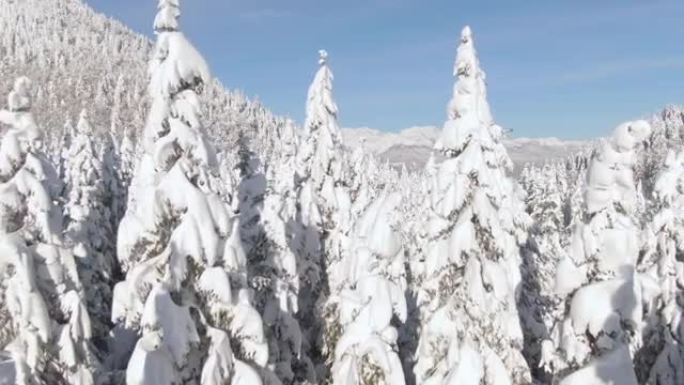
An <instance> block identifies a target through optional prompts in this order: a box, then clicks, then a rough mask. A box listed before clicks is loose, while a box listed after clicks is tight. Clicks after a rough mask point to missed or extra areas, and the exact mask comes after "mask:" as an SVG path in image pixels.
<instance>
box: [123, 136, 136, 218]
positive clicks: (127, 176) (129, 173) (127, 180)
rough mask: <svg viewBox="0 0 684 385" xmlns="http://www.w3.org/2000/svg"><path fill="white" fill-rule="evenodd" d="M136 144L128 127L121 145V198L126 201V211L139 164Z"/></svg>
mask: <svg viewBox="0 0 684 385" xmlns="http://www.w3.org/2000/svg"><path fill="white" fill-rule="evenodd" d="M136 154H137V149H136V143H135V142H134V139H133V133H132V130H131V129H130V128H128V127H126V128H125V129H124V131H123V135H122V137H121V143H120V144H119V159H120V162H119V173H120V177H121V196H122V199H123V200H124V202H123V203H124V209H125V206H126V204H127V202H128V187H129V186H130V184H131V179H132V178H133V173H134V172H135V166H136V162H137V155H136Z"/></svg>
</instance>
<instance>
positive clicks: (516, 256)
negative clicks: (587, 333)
mask: <svg viewBox="0 0 684 385" xmlns="http://www.w3.org/2000/svg"><path fill="white" fill-rule="evenodd" d="M454 76H455V77H457V82H456V85H455V88H454V96H453V99H452V100H451V102H450V103H449V108H448V117H449V120H448V121H447V122H446V124H445V126H444V129H443V131H442V136H441V138H440V139H439V141H438V143H437V144H436V146H435V148H436V150H438V151H441V152H442V153H443V154H444V155H445V157H446V160H445V161H444V162H442V163H441V164H440V165H439V166H438V170H437V172H436V174H435V177H434V186H433V188H432V195H431V197H430V199H431V211H430V213H429V215H430V222H429V224H428V231H429V237H430V239H429V246H428V247H429V250H428V252H427V257H426V260H425V265H426V266H425V272H426V276H427V277H428V278H427V279H426V280H425V282H424V285H423V286H424V287H423V290H422V293H421V295H420V297H419V305H420V306H421V311H422V313H423V315H424V318H423V319H424V321H423V327H422V330H421V338H420V344H419V347H418V352H417V358H418V361H417V364H416V366H415V369H414V372H415V374H416V383H418V384H424V385H432V384H480V383H487V384H492V385H501V384H512V383H515V384H526V383H530V382H531V376H530V371H529V368H528V366H527V363H526V362H525V359H524V358H523V355H522V353H521V351H522V343H523V332H522V328H521V325H520V320H519V315H518V311H517V306H516V305H517V299H518V298H517V293H518V290H519V285H520V283H521V278H520V277H521V274H520V267H521V255H520V249H519V244H520V243H522V242H524V241H525V238H526V237H525V232H524V231H523V230H522V226H523V225H525V224H526V222H527V221H526V218H527V217H526V216H525V215H524V207H523V206H522V200H521V199H520V197H519V196H518V195H517V192H516V188H515V186H514V182H513V181H512V179H511V178H509V177H508V176H507V175H506V173H507V170H509V169H510V168H511V160H510V159H509V157H508V155H507V153H506V150H505V149H504V147H503V145H502V144H501V139H502V135H503V129H502V128H501V127H500V126H498V125H496V124H495V123H494V121H493V118H492V116H491V113H490V110H489V106H488V103H487V95H486V86H485V74H484V72H483V71H482V70H481V69H480V65H479V62H478V59H477V54H476V52H475V48H474V46H473V37H472V33H471V30H470V28H468V27H466V28H464V29H463V32H462V34H461V42H460V46H459V48H458V54H457V58H456V64H455V67H454Z"/></svg>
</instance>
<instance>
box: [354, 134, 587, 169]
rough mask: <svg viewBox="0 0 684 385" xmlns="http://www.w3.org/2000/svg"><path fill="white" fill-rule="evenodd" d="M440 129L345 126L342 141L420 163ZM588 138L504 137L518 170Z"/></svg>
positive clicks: (573, 148) (580, 145) (570, 149)
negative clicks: (393, 130) (388, 129)
mask: <svg viewBox="0 0 684 385" xmlns="http://www.w3.org/2000/svg"><path fill="white" fill-rule="evenodd" d="M439 133H440V129H439V128H438V127H434V126H419V127H411V128H407V129H405V130H402V131H400V132H383V131H380V130H376V129H372V128H367V127H363V128H345V129H343V130H342V135H343V136H344V141H345V144H346V145H347V146H348V147H350V148H356V147H358V146H362V147H363V148H365V149H366V150H367V151H369V152H371V153H373V154H375V155H377V156H379V157H380V158H381V159H383V160H386V161H389V162H390V163H392V164H402V163H403V164H406V165H407V167H409V168H412V169H417V168H421V167H423V165H424V164H425V162H426V161H427V159H428V157H429V155H430V152H431V151H432V147H433V145H434V143H435V140H436V139H437V137H438V135H439ZM589 143H590V142H588V141H574V140H561V139H558V138H512V139H508V140H506V141H505V144H506V148H507V149H508V154H509V155H510V157H511V159H513V162H514V163H515V165H516V170H519V169H520V168H521V167H522V166H523V165H524V164H526V163H533V164H542V163H544V162H547V161H550V160H555V159H563V158H565V157H567V156H569V155H571V154H573V153H575V152H577V151H579V150H581V149H582V148H583V147H585V146H587V145H588V144H589Z"/></svg>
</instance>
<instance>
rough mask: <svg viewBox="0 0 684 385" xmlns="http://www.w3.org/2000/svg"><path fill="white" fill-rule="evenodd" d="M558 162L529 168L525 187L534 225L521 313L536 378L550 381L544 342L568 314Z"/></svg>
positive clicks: (530, 240) (531, 232) (531, 364)
mask: <svg viewBox="0 0 684 385" xmlns="http://www.w3.org/2000/svg"><path fill="white" fill-rule="evenodd" d="M558 170H559V167H558V166H557V165H555V164H545V165H544V166H543V167H541V168H539V167H529V168H526V171H525V173H524V178H523V186H524V188H525V190H526V192H527V202H526V205H527V212H528V213H529V214H530V216H531V218H532V220H533V221H534V225H533V226H531V227H530V238H529V242H528V244H527V246H528V247H526V248H525V249H524V250H523V252H524V253H525V254H524V255H525V258H524V263H523V269H522V272H523V274H522V279H523V298H522V300H521V301H520V303H519V309H518V310H519V312H520V313H521V319H522V320H523V323H524V324H523V325H524V327H525V329H526V331H528V333H526V335H525V337H526V340H525V349H524V354H525V357H526V358H527V359H528V362H529V363H530V367H531V369H532V373H533V377H534V378H535V380H538V381H543V382H548V381H549V380H550V378H551V376H552V374H553V373H550V372H549V369H550V368H542V367H539V362H540V361H541V355H542V354H541V353H542V342H543V341H544V340H547V339H548V338H549V331H550V330H552V329H553V328H554V326H555V324H556V323H559V322H561V321H562V319H563V316H564V310H565V309H564V302H563V299H564V298H562V297H560V296H558V295H556V294H555V283H556V269H557V267H558V264H559V262H560V260H561V259H562V257H563V255H564V253H565V249H564V247H563V244H564V243H563V236H564V234H565V231H564V224H565V214H564V193H563V190H564V188H563V186H564V185H565V181H564V180H563V179H562V175H560V174H559V171H558Z"/></svg>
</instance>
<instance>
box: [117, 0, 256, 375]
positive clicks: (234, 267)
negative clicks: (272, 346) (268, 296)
mask: <svg viewBox="0 0 684 385" xmlns="http://www.w3.org/2000/svg"><path fill="white" fill-rule="evenodd" d="M179 16H180V9H179V2H178V0H160V2H159V7H158V14H157V17H156V19H155V22H154V27H155V31H156V32H157V34H158V39H157V45H156V48H155V53H154V55H153V57H152V61H151V63H150V74H151V81H150V87H149V92H150V96H151V98H152V106H151V109H150V112H149V115H148V122H147V125H146V127H145V133H144V146H145V148H144V155H143V158H142V160H141V163H140V166H139V167H138V169H137V172H136V176H135V178H134V179H135V180H134V183H133V189H134V190H133V191H134V192H135V194H136V197H135V198H133V199H132V201H133V202H134V204H132V205H129V208H128V210H127V212H126V215H125V217H124V218H123V220H122V223H121V225H120V227H119V237H118V257H119V260H120V261H121V264H122V267H123V269H124V271H125V272H126V279H125V280H124V281H122V282H120V283H118V284H117V285H116V287H115V290H114V305H113V311H112V319H113V321H115V322H116V323H118V324H120V325H121V326H120V327H121V328H129V329H133V330H135V331H137V332H138V333H139V335H140V338H139V339H138V340H137V342H136V343H135V348H134V350H133V352H132V354H131V356H130V359H129V360H128V365H127V367H126V368H125V369H126V374H125V377H126V383H127V384H128V385H138V384H139V385H142V384H145V385H149V384H159V385H162V384H163V385H171V384H179V383H186V382H189V383H201V384H203V385H214V384H216V385H218V384H224V383H226V382H230V383H232V384H260V383H261V379H260V375H259V372H258V370H261V369H262V368H263V366H264V365H265V364H266V363H267V360H268V346H267V343H266V340H265V337H264V330H263V325H262V321H261V317H260V316H259V314H258V312H257V311H256V310H255V309H254V307H253V306H252V305H251V303H250V301H251V297H252V293H251V290H250V289H249V288H248V287H247V276H246V257H245V253H244V250H243V249H242V243H241V239H240V232H239V228H240V225H239V221H237V220H236V219H235V218H232V217H231V214H230V213H229V209H228V203H227V202H224V201H223V200H221V194H220V193H219V192H220V183H218V180H217V175H216V174H217V171H218V169H217V160H216V156H215V154H214V151H213V149H212V147H211V146H210V145H209V144H208V140H207V137H206V134H205V133H204V129H203V126H202V124H201V122H200V114H199V112H200V104H199V99H198V92H200V91H201V90H202V89H203V86H204V85H205V84H207V82H208V81H209V79H210V75H209V71H208V68H207V65H206V63H205V61H204V60H203V59H202V57H201V55H200V54H199V53H198V52H197V51H196V50H195V48H194V47H193V46H192V45H191V44H190V42H189V41H188V40H187V39H186V38H185V37H184V35H183V34H182V33H181V32H180V31H179V23H178V18H179Z"/></svg>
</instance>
